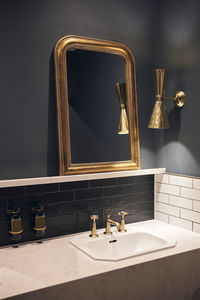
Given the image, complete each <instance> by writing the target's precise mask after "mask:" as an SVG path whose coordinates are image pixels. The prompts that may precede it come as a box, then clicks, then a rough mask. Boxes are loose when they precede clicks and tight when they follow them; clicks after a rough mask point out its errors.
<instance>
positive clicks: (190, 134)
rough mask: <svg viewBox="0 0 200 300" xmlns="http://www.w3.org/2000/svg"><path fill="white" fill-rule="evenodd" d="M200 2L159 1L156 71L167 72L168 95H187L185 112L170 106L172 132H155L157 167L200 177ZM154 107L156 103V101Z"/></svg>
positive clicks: (193, 0) (196, 0)
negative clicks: (182, 93) (159, 69)
mask: <svg viewBox="0 0 200 300" xmlns="http://www.w3.org/2000/svg"><path fill="white" fill-rule="evenodd" d="M199 16H200V2H199V1H198V0H190V1H187V0H181V1H180V0H176V1H172V0H168V1H158V11H157V22H158V23H157V24H158V26H157V39H156V64H155V67H161V68H162V67H163V68H167V69H168V70H169V71H168V83H167V94H168V95H169V96H172V95H174V94H175V92H176V90H183V91H185V92H186V94H187V102H186V104H185V107H184V108H183V109H182V110H179V109H177V108H175V107H174V105H173V103H167V107H168V112H169V121H170V125H171V128H170V129H168V130H161V131H159V130H152V131H153V132H154V139H155V155H156V165H157V167H161V166H165V167H166V168H167V171H169V172H173V173H180V174H186V175H195V176H200V151H199V149H200V99H199V86H200V84H199V82H200V59H199V55H200V17H199ZM152 106H153V101H152Z"/></svg>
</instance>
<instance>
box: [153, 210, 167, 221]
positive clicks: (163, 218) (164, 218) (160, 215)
mask: <svg viewBox="0 0 200 300" xmlns="http://www.w3.org/2000/svg"><path fill="white" fill-rule="evenodd" d="M155 216H156V220H159V221H161V222H164V223H168V215H166V214H163V213H161V212H159V211H156V213H155Z"/></svg>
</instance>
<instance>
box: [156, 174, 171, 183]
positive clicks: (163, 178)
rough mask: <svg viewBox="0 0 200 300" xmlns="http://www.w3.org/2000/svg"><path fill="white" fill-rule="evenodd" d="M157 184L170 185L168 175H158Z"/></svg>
mask: <svg viewBox="0 0 200 300" xmlns="http://www.w3.org/2000/svg"><path fill="white" fill-rule="evenodd" d="M155 176H156V182H159V183H169V175H167V174H156V175H155Z"/></svg>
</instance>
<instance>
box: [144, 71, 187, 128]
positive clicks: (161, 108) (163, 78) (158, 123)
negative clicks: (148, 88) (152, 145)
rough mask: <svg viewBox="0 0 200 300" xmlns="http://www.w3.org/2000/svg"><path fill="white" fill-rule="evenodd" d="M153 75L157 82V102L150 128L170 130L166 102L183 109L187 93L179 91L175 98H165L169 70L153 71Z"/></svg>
mask: <svg viewBox="0 0 200 300" xmlns="http://www.w3.org/2000/svg"><path fill="white" fill-rule="evenodd" d="M153 75H154V81H155V92H156V102H155V105H154V108H153V112H152V115H151V118H150V121H149V125H148V128H153V129H168V128H169V127H170V125H169V120H168V115H167V109H166V105H165V100H173V101H174V102H175V105H176V106H177V107H179V108H181V107H183V105H184V104H185V100H186V99H185V93H184V92H183V91H178V92H176V95H175V97H174V98H170V97H165V91H166V84H167V70H166V69H156V70H153Z"/></svg>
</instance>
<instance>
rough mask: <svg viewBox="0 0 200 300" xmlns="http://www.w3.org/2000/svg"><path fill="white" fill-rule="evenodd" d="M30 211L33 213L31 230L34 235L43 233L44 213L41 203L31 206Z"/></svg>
mask: <svg viewBox="0 0 200 300" xmlns="http://www.w3.org/2000/svg"><path fill="white" fill-rule="evenodd" d="M32 212H33V213H34V219H33V230H34V232H35V235H37V236H42V235H45V231H46V228H47V227H46V215H45V212H44V208H43V206H42V205H40V204H37V205H36V206H35V207H33V208H32Z"/></svg>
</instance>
